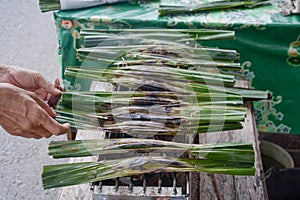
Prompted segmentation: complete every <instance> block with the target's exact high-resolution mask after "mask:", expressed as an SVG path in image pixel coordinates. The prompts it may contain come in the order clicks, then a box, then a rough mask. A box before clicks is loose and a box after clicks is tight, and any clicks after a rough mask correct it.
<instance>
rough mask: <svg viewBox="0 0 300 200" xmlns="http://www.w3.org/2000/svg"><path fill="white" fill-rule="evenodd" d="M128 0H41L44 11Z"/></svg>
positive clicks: (41, 7) (125, 0)
mask: <svg viewBox="0 0 300 200" xmlns="http://www.w3.org/2000/svg"><path fill="white" fill-rule="evenodd" d="M127 1H129V0H75V1H74V0H40V9H41V11H42V12H47V11H53V10H72V9H80V8H88V7H93V6H99V5H104V4H112V3H121V2H127Z"/></svg>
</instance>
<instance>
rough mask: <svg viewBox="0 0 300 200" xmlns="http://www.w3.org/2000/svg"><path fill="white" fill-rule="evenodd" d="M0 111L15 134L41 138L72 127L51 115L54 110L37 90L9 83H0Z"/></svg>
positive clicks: (1, 118)
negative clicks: (25, 88)
mask: <svg viewBox="0 0 300 200" xmlns="http://www.w3.org/2000/svg"><path fill="white" fill-rule="evenodd" d="M23 80H25V82H26V81H27V80H26V78H25V79H23ZM32 88H33V87H32ZM49 88H50V87H49ZM33 91H36V90H33ZM39 91H42V90H39ZM45 91H46V90H45ZM0 113H1V114H0V124H1V125H2V127H3V128H4V129H5V130H6V131H7V132H8V133H10V134H12V135H17V136H22V137H26V138H36V139H40V138H42V137H45V138H49V137H51V136H52V135H60V134H64V133H67V132H68V131H69V129H70V124H63V125H61V124H59V123H58V122H56V121H55V120H54V119H53V118H52V117H55V112H54V110H53V109H52V108H50V107H49V106H48V104H47V103H46V102H44V101H43V100H42V99H41V98H40V97H39V96H38V93H35V92H30V91H26V90H24V89H21V88H18V87H16V86H14V85H12V84H9V83H0Z"/></svg>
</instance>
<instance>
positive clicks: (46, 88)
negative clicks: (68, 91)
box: [0, 64, 61, 100]
mask: <svg viewBox="0 0 300 200" xmlns="http://www.w3.org/2000/svg"><path fill="white" fill-rule="evenodd" d="M0 83H10V84H12V85H14V86H16V87H19V88H22V89H24V90H27V91H31V92H34V93H35V94H37V95H38V96H39V97H40V98H41V99H43V100H49V98H50V97H51V95H54V96H56V95H60V94H61V91H60V90H58V89H56V88H55V87H54V86H53V85H52V84H51V83H50V82H49V81H47V80H46V79H45V78H44V77H43V76H42V75H41V74H40V73H38V72H36V71H32V70H28V69H23V68H20V67H16V66H7V65H1V64H0Z"/></svg>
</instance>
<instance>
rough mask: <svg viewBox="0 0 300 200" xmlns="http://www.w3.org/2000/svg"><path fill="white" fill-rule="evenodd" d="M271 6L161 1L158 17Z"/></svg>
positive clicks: (250, 1) (249, 0) (243, 0)
mask: <svg viewBox="0 0 300 200" xmlns="http://www.w3.org/2000/svg"><path fill="white" fill-rule="evenodd" d="M268 4H271V1H270V0H213V1H208V0H206V1H199V0H161V3H160V5H159V14H160V15H170V14H180V13H195V12H203V11H210V10H221V9H230V8H253V7H257V6H261V5H268Z"/></svg>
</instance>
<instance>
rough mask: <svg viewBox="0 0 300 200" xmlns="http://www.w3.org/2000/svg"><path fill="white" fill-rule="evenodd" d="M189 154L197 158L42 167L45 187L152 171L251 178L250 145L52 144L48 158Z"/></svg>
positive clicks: (144, 158)
mask: <svg viewBox="0 0 300 200" xmlns="http://www.w3.org/2000/svg"><path fill="white" fill-rule="evenodd" d="M155 151H157V152H159V153H166V152H172V153H174V152H180V153H183V152H188V153H189V154H191V155H193V156H198V157H197V158H194V159H191V158H175V157H169V156H167V157H166V156H165V157H161V156H142V157H129V158H124V159H115V160H104V161H100V162H97V163H77V164H64V165H52V166H46V167H44V172H43V185H44V188H47V189H48V188H54V187H63V186H69V185H74V184H81V183H87V182H94V181H101V180H106V179H111V178H117V177H123V176H131V175H140V174H144V173H153V172H210V173H222V174H235V175H253V174H254V173H255V168H254V151H253V148H252V144H249V143H224V144H215V145H209V144H206V145H195V144H194V145H193V144H182V143H175V142H166V141H159V140H147V139H114V140H100V141H97V140H93V141H69V142H51V144H50V146H49V155H52V156H53V157H54V158H65V157H78V156H90V155H99V154H101V155H104V154H106V155H107V154H116V153H126V155H127V154H128V153H134V154H135V155H136V154H138V153H149V152H155Z"/></svg>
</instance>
